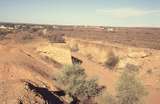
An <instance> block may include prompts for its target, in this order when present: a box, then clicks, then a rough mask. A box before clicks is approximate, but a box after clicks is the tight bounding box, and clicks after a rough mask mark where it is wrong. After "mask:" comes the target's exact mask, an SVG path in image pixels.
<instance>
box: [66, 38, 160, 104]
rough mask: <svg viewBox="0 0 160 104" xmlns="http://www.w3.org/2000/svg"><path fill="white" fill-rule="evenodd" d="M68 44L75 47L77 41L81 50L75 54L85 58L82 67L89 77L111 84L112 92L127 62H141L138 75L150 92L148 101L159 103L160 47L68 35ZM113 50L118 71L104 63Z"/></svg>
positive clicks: (101, 82) (109, 87)
mask: <svg viewBox="0 0 160 104" xmlns="http://www.w3.org/2000/svg"><path fill="white" fill-rule="evenodd" d="M67 43H68V44H69V45H70V46H71V47H72V46H75V45H74V44H77V45H78V51H77V52H76V53H73V55H74V56H75V57H76V56H77V57H78V58H79V59H81V60H82V61H83V62H82V66H83V67H84V68H85V69H86V73H87V74H88V75H89V76H92V77H97V78H99V83H100V84H102V85H105V86H107V89H108V90H109V91H111V92H114V88H115V86H116V81H117V79H118V76H119V75H120V73H121V72H122V69H123V68H124V67H125V65H126V64H128V63H129V64H134V65H137V66H138V67H139V75H138V76H139V77H140V79H141V80H142V81H143V82H144V85H145V87H146V89H147V90H148V93H149V94H148V96H147V97H146V104H159V96H160V91H159V90H158V89H159V88H160V81H159V76H160V71H159V67H160V51H159V50H153V49H147V48H137V47H130V46H123V45H120V44H110V43H104V42H99V41H98V42H97V41H89V40H84V39H83V40H81V39H74V38H68V41H67ZM109 51H113V52H114V53H115V55H116V56H118V57H119V63H118V65H117V67H116V68H117V70H116V71H108V69H107V68H106V67H104V66H103V64H102V63H104V61H105V60H106V59H107V54H108V52H109ZM88 56H89V57H88ZM152 102H154V103H152Z"/></svg>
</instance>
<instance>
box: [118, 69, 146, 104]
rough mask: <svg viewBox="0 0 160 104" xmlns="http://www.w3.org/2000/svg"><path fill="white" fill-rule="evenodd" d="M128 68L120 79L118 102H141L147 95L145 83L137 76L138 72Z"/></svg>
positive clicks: (134, 103)
mask: <svg viewBox="0 0 160 104" xmlns="http://www.w3.org/2000/svg"><path fill="white" fill-rule="evenodd" d="M127 68H128V67H127ZM127 68H126V70H124V72H123V73H122V75H121V76H120V79H119V81H118V86H117V98H118V102H119V104H140V103H141V102H142V98H143V97H144V96H145V95H146V91H145V88H144V85H143V84H142V83H141V82H140V80H139V79H138V78H137V77H136V73H134V72H130V71H129V69H127Z"/></svg>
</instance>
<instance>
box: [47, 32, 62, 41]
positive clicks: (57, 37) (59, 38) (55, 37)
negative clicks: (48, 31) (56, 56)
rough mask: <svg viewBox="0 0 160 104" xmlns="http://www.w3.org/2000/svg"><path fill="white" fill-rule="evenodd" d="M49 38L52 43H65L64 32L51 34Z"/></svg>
mask: <svg viewBox="0 0 160 104" xmlns="http://www.w3.org/2000/svg"><path fill="white" fill-rule="evenodd" d="M48 40H49V42H51V43H65V39H64V34H57V35H50V36H48Z"/></svg>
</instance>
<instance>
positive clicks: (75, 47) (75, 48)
mask: <svg viewBox="0 0 160 104" xmlns="http://www.w3.org/2000/svg"><path fill="white" fill-rule="evenodd" d="M78 50H79V47H78V44H74V45H73V46H72V47H71V51H72V52H77V51H78Z"/></svg>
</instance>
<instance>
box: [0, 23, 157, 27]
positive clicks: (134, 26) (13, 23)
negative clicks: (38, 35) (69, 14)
mask: <svg viewBox="0 0 160 104" xmlns="http://www.w3.org/2000/svg"><path fill="white" fill-rule="evenodd" d="M1 23H2V24H3V23H4V24H28V25H57V26H93V27H97V26H99V27H101V26H102V27H120V28H127V27H128V28H160V26H159V27H158V26H155V27H151V26H110V25H83V24H82V25H76V24H42V23H29V22H28V23H25V22H5V21H0V24H1Z"/></svg>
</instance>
